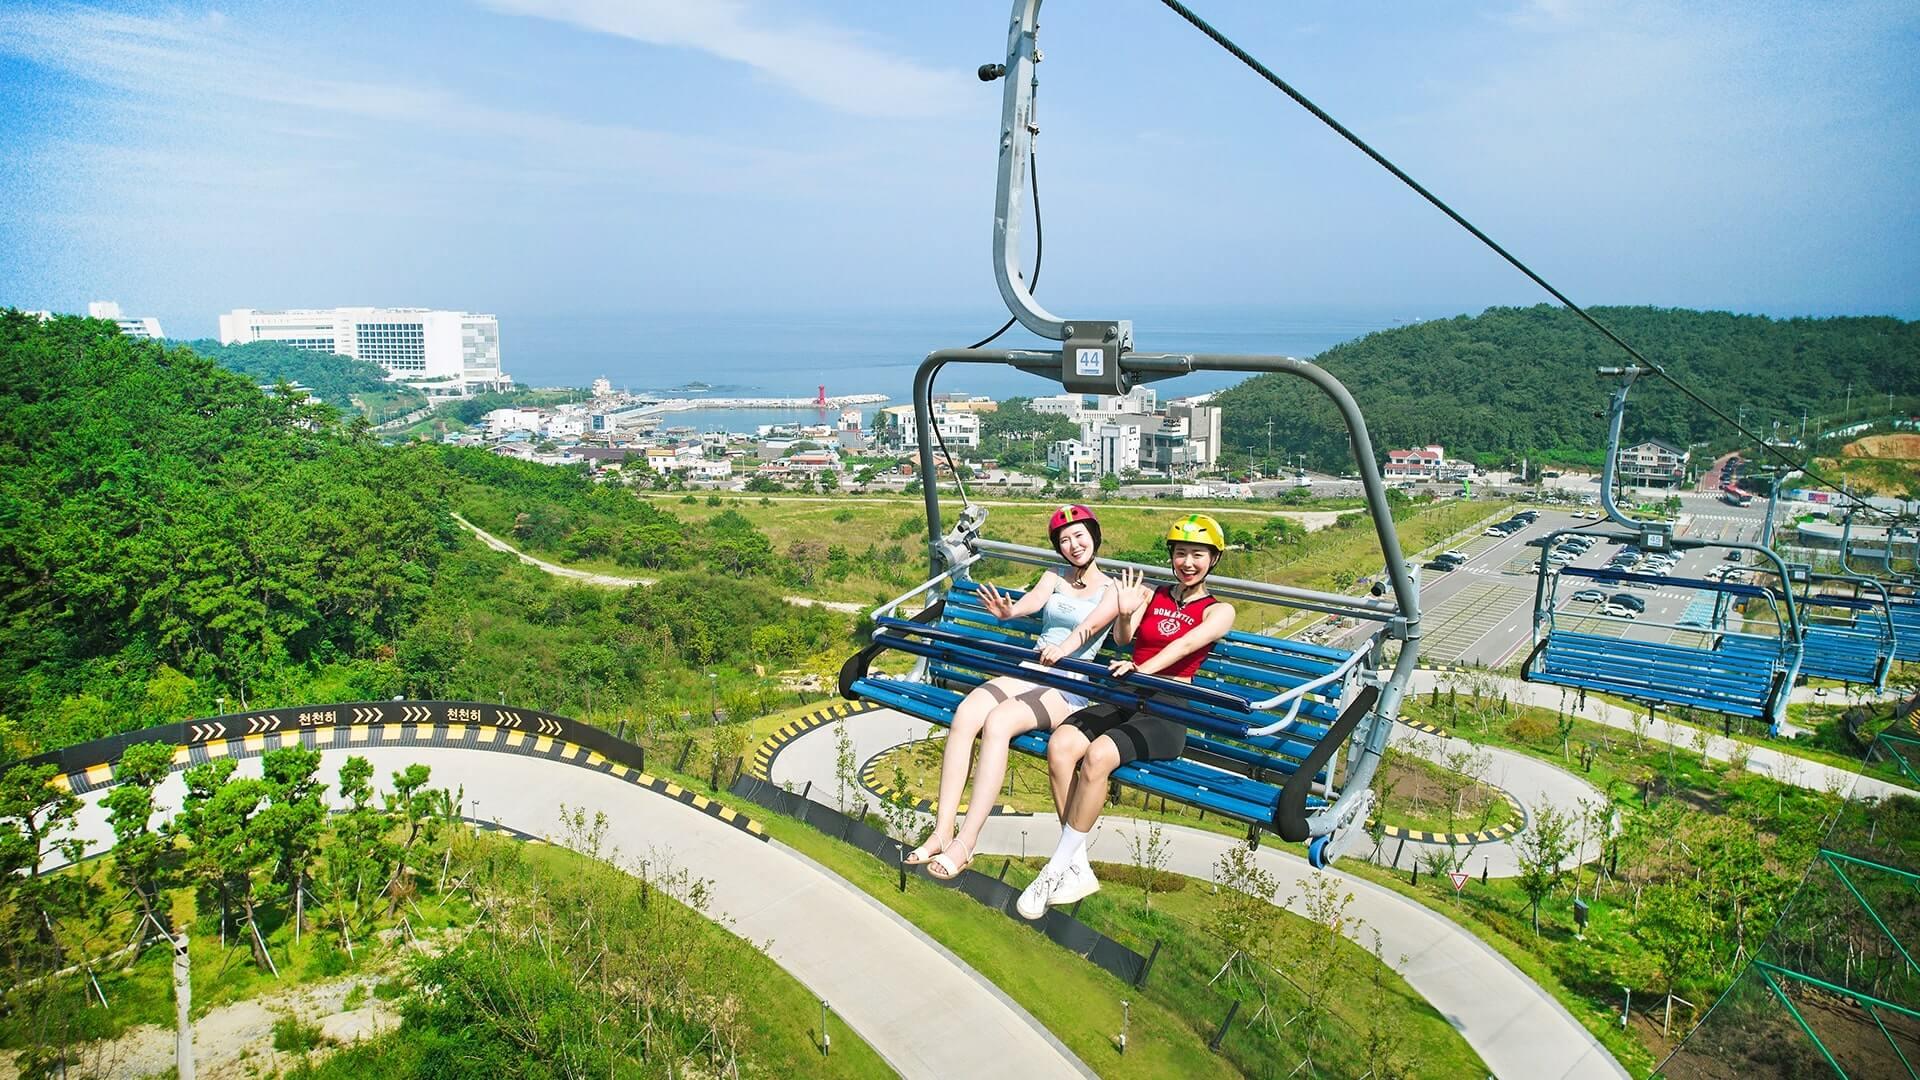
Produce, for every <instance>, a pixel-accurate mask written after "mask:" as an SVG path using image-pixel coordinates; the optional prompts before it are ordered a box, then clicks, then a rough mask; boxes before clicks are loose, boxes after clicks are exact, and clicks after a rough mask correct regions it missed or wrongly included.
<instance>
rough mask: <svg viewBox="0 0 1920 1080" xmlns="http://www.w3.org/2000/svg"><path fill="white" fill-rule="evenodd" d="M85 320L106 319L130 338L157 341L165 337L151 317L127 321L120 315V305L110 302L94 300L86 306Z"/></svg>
mask: <svg viewBox="0 0 1920 1080" xmlns="http://www.w3.org/2000/svg"><path fill="white" fill-rule="evenodd" d="M87 318H89V319H106V320H108V321H109V322H112V323H114V324H116V325H117V326H119V327H120V332H121V333H122V334H125V335H126V336H128V337H130V338H140V339H142V340H151V341H158V340H160V339H161V338H163V337H166V336H167V335H166V334H164V333H161V331H160V320H159V319H156V318H154V317H152V316H151V315H149V316H145V317H143V318H139V319H129V318H127V317H126V316H125V315H122V314H120V305H119V304H116V303H114V302H113V301H112V300H95V301H93V302H92V303H90V304H88V305H87Z"/></svg>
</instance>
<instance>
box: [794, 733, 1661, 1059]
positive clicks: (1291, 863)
mask: <svg viewBox="0 0 1920 1080" xmlns="http://www.w3.org/2000/svg"><path fill="white" fill-rule="evenodd" d="M839 723H844V724H845V725H846V728H847V733H848V735H849V737H851V738H852V739H853V742H854V755H855V758H856V760H857V761H858V763H859V764H860V765H861V766H864V765H865V764H866V762H867V761H868V760H869V759H870V758H871V757H872V756H873V755H874V754H877V753H879V752H881V751H883V750H886V749H888V748H889V747H893V746H896V745H898V744H900V743H901V742H904V741H908V740H912V739H923V738H926V737H927V736H928V735H929V734H930V733H931V732H932V727H933V726H932V725H930V724H928V723H926V722H925V721H923V720H918V719H915V718H913V717H910V716H907V715H905V714H903V713H898V712H895V711H893V710H891V709H877V710H874V711H872V712H867V713H861V714H859V715H856V716H853V717H850V718H848V719H846V720H844V721H839ZM833 726H834V725H833V724H824V725H821V726H820V727H817V728H814V729H812V730H811V731H809V732H807V733H806V734H804V735H802V736H800V737H799V738H798V739H796V740H795V741H793V742H791V743H788V744H787V746H786V747H785V749H783V750H782V751H781V752H780V756H779V757H777V758H775V759H774V762H773V769H772V773H773V775H772V780H773V781H774V783H788V782H790V783H792V784H793V785H794V787H795V788H796V789H798V788H800V787H802V786H804V785H805V784H806V783H807V782H808V781H812V783H813V789H812V792H811V797H812V798H814V799H816V800H820V801H824V802H827V803H832V802H834V801H835V795H836V793H835V791H834V784H835V782H834V755H835V748H834V741H835V740H834V735H833ZM1545 768H1546V769H1549V770H1550V769H1551V767H1550V766H1547V767H1545ZM1516 771H1517V769H1516ZM1516 782H1519V781H1516ZM869 798H871V796H869ZM1137 827H1138V826H1137V825H1136V823H1135V822H1133V821H1131V820H1129V819H1126V818H1120V817H1112V818H1106V819H1103V820H1102V823H1101V825H1100V826H1099V827H1098V829H1097V830H1096V832H1095V834H1094V837H1093V840H1092V841H1091V844H1092V850H1093V852H1094V856H1095V857H1096V858H1099V859H1102V860H1104V861H1112V862H1124V861H1126V860H1127V855H1126V852H1127V850H1128V839H1127V837H1128V835H1129V833H1130V831H1131V830H1133V829H1134V828H1137ZM1164 828H1165V833H1164V835H1165V836H1167V837H1169V838H1170V839H1171V840H1172V851H1173V861H1172V864H1171V865H1170V867H1169V868H1170V869H1172V870H1176V871H1178V872H1180V873H1183V874H1187V875H1190V876H1192V877H1197V878H1201V879H1203V880H1205V879H1209V878H1211V877H1212V876H1213V864H1214V862H1215V860H1217V859H1218V858H1219V857H1220V856H1221V854H1222V853H1224V852H1225V851H1226V850H1227V848H1228V847H1230V846H1232V845H1233V844H1236V843H1239V842H1240V841H1238V840H1236V839H1235V838H1233V837H1230V836H1222V835H1220V834H1217V833H1210V832H1202V831H1200V830H1198V829H1187V828H1180V827H1176V826H1166V827H1164ZM1023 832H1024V833H1025V835H1024V836H1023V835H1022V833H1023ZM1058 838H1059V826H1058V825H1057V824H1056V823H1055V822H1054V820H1053V818H1052V816H1051V815H1046V816H1044V817H1036V816H1033V815H1027V814H1021V815H1013V816H1006V817H996V818H994V819H993V820H992V821H990V822H989V823H988V824H987V827H986V828H985V829H984V830H982V832H981V836H980V850H981V852H982V853H990V854H1004V855H1015V854H1021V853H1022V852H1025V853H1028V854H1043V853H1045V852H1047V851H1049V850H1051V849H1052V846H1053V844H1054V842H1055V841H1056V840H1057V839H1058ZM1409 846H1412V845H1409ZM1257 855H1258V857H1259V859H1260V860H1261V864H1262V865H1263V866H1264V867H1265V868H1266V869H1268V870H1270V871H1272V872H1274V873H1276V874H1278V875H1279V876H1280V879H1281V881H1282V887H1281V893H1282V895H1287V896H1291V895H1292V894H1294V893H1297V892H1299V891H1300V886H1301V885H1302V883H1304V882H1305V881H1306V880H1307V879H1308V878H1309V877H1311V876H1312V875H1314V874H1315V873H1319V871H1315V870H1312V869H1311V868H1309V867H1308V866H1307V863H1306V860H1305V859H1302V858H1300V857H1298V856H1295V855H1292V854H1288V853H1285V852H1281V851H1277V850H1275V849H1274V848H1273V847H1271V846H1269V847H1263V848H1261V849H1260V851H1259V852H1258V853H1257ZM1342 880H1343V881H1345V882H1347V883H1349V884H1350V886H1351V887H1352V889H1353V892H1354V903H1353V907H1352V909H1351V910H1352V911H1353V912H1354V914H1356V915H1358V916H1359V917H1360V918H1362V919H1364V920H1366V923H1367V926H1368V927H1369V928H1371V929H1374V930H1378V931H1379V932H1380V934H1381V939H1382V945H1383V948H1384V951H1385V954H1386V955H1387V956H1388V957H1390V958H1393V957H1399V956H1403V955H1404V956H1405V957H1406V958H1407V961H1406V964H1405V966H1404V968H1403V969H1402V974H1403V975H1405V977H1406V979H1407V982H1408V983H1409V984H1410V985H1411V986H1412V987H1413V988H1414V990H1415V991H1416V992H1417V993H1419V994H1420V995H1421V996H1422V997H1424V998H1426V999H1427V1001H1428V1002H1430V1003H1431V1004H1432V1005H1433V1006H1434V1008H1436V1009H1438V1010H1440V1012H1441V1013H1442V1015H1444V1016H1446V1017H1447V1020H1448V1022H1450V1023H1452V1024H1453V1026H1454V1027H1455V1028H1456V1029H1458V1030H1459V1031H1460V1033H1461V1035H1463V1036H1464V1037H1465V1038H1466V1040H1467V1043H1468V1045H1470V1046H1472V1047H1473V1049H1474V1051H1475V1052H1476V1053H1478V1054H1479V1055H1480V1056H1481V1058H1482V1059H1484V1060H1485V1061H1486V1062H1487V1064H1488V1066H1489V1067H1490V1068H1492V1069H1493V1070H1494V1072H1495V1074H1496V1075H1498V1076H1502V1077H1516V1078H1518V1077H1527V1078H1533V1077H1578V1078H1587V1077H1594V1078H1599V1077H1622V1076H1625V1075H1626V1073H1625V1072H1624V1071H1623V1070H1621V1069H1620V1067H1619V1066H1618V1065H1617V1064H1616V1063H1615V1062H1614V1060H1613V1058H1612V1056H1611V1055H1609V1054H1608V1053H1607V1052H1606V1050H1605V1049H1604V1048H1602V1047H1601V1046H1600V1044H1599V1043H1598V1042H1597V1041H1595V1040H1594V1038H1593V1036H1592V1035H1590V1034H1589V1033H1588V1032H1587V1030H1586V1028H1584V1027H1582V1026H1581V1025H1580V1022H1579V1021H1578V1020H1575V1019H1574V1018H1573V1016H1572V1015H1571V1014H1569V1013H1568V1012H1567V1011H1566V1010H1565V1009H1564V1008H1562V1007H1561V1006H1560V1004H1559V1003H1558V1002H1556V1001H1554V1000H1553V997H1552V996H1551V995H1549V994H1548V993H1547V992H1546V991H1544V990H1542V989H1540V987H1539V986H1538V985H1537V984H1535V983H1534V982H1533V980H1531V979H1529V978H1528V977H1527V976H1526V975H1525V974H1523V973H1522V972H1521V971H1520V970H1519V969H1518V968H1516V967H1514V966H1513V965H1512V964H1511V963H1509V962H1508V961H1507V960H1505V959H1504V958H1502V957H1501V956H1500V955H1499V954H1498V953H1496V952H1494V951H1493V949H1492V948H1491V947H1489V946H1487V945H1486V944H1484V943H1483V942H1481V940H1480V939H1479V938H1478V937H1476V936H1474V934H1473V933H1472V932H1470V931H1468V930H1467V929H1465V928H1464V927H1461V926H1460V925H1458V924H1457V923H1454V922H1453V921H1452V920H1450V919H1447V918H1445V917H1443V916H1441V915H1438V914H1436V913H1434V912H1433V911H1431V910H1430V909H1428V908H1426V907H1424V906H1422V905H1420V904H1418V903H1416V902H1414V901H1412V900H1409V899H1407V898H1406V897H1403V896H1401V895H1400V894H1398V893H1395V892H1393V891H1392V890H1390V889H1386V888H1383V887H1381V886H1377V885H1372V884H1369V883H1367V882H1363V881H1359V880H1356V879H1353V878H1348V877H1343V878H1342ZM1358 930H1359V928H1358V927H1354V928H1353V929H1352V932H1354V933H1357V932H1358ZM1366 944H1368V945H1371V941H1370V940H1369V941H1368V942H1366Z"/></svg>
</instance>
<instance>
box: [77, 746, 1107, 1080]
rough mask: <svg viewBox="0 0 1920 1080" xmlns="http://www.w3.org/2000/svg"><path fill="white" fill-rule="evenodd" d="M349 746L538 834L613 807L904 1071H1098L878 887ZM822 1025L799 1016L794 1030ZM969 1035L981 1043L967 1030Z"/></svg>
mask: <svg viewBox="0 0 1920 1080" xmlns="http://www.w3.org/2000/svg"><path fill="white" fill-rule="evenodd" d="M397 726H398V725H396V727H397ZM341 730H344V729H341ZM239 742H240V740H237V739H236V740H233V745H238V744H239ZM349 753H357V754H360V755H362V756H365V757H366V758H368V759H369V760H370V761H372V763H373V766H374V770H375V776H377V777H385V776H388V775H389V774H391V773H393V772H395V771H397V770H399V769H401V768H403V767H405V766H407V765H411V764H414V763H419V764H423V765H426V766H428V767H430V768H431V769H432V770H433V776H432V783H433V784H434V785H435V786H440V787H447V788H451V789H456V790H457V789H464V793H465V795H466V797H467V799H468V800H469V809H472V810H473V811H474V813H475V814H476V816H478V817H481V818H484V819H486V820H490V821H494V822H497V823H499V824H502V825H506V826H509V827H511V828H514V829H517V830H520V831H521V832H524V833H529V834H532V835H534V836H542V837H557V836H561V835H563V834H564V831H563V825H562V818H561V813H562V805H563V804H564V805H565V806H566V807H568V808H572V809H579V810H585V811H586V812H588V813H589V814H592V813H594V812H596V811H603V812H605V814H606V815H607V823H608V831H607V837H606V840H607V843H608V844H610V845H613V846H616V847H617V848H618V852H617V862H618V864H619V865H621V867H622V869H626V870H629V871H631V870H632V869H633V868H634V866H636V865H637V864H638V863H639V862H640V861H641V860H646V861H647V862H648V864H649V869H650V872H651V871H658V872H666V870H667V868H669V867H673V868H678V869H682V870H686V871H688V872H690V873H691V874H692V875H693V876H694V877H695V878H700V879H705V880H707V881H708V882H709V883H710V885H711V888H710V897H711V899H710V902H709V904H708V907H707V914H708V915H709V916H710V917H713V918H716V919H719V920H722V921H723V922H724V923H725V925H726V926H727V928H728V929H729V930H731V931H732V932H734V933H736V934H738V935H740V936H741V937H743V938H745V939H747V940H748V941H752V942H755V943H760V944H763V945H764V946H765V948H766V951H767V954H768V955H769V956H771V957H772V958H773V960H774V961H775V962H776V963H778V964H779V965H780V966H781V967H782V968H784V969H786V970H787V971H788V972H789V973H791V974H792V975H793V976H794V977H795V978H797V979H799V980H800V982H801V983H802V984H804V985H805V986H806V987H807V988H808V989H809V990H810V991H812V992H813V993H814V994H816V995H818V996H819V997H822V998H824V999H826V1000H827V1001H828V1002H829V1003H830V1004H831V1006H832V1008H833V1010H834V1011H835V1012H836V1013H838V1014H839V1016H840V1017H841V1019H842V1020H844V1021H845V1022H846V1023H847V1025H848V1026H849V1027H851V1028H852V1029H853V1030H855V1031H857V1032H859V1033H860V1035H861V1037H862V1038H864V1039H866V1040H867V1042H868V1043H869V1044H871V1045H872V1046H873V1048H874V1049H875V1050H876V1051H877V1052H878V1053H879V1054H880V1055H881V1056H882V1057H883V1058H884V1059H886V1061H887V1063H888V1064H889V1065H891V1066H892V1067H893V1068H894V1069H895V1070H897V1071H898V1072H900V1073H901V1074H902V1075H904V1076H910V1077H926V1078H934V1077H950V1076H1020V1077H1027V1076H1044V1077H1061V1078H1067V1077H1082V1076H1091V1075H1093V1073H1092V1071H1091V1070H1089V1069H1087V1068H1086V1066H1085V1065H1084V1064H1082V1063H1081V1062H1080V1061H1079V1060H1078V1059H1077V1058H1076V1057H1074V1055H1073V1054H1072V1053H1071V1052H1069V1051H1068V1050H1067V1049H1066V1048H1065V1047H1064V1046H1062V1045H1061V1044H1060V1043H1059V1041H1058V1040H1057V1039H1055V1038H1054V1037H1053V1035H1052V1034H1051V1033H1049V1032H1047V1031H1046V1029H1045V1028H1044V1027H1043V1026H1041V1024H1040V1023H1039V1021H1037V1020H1035V1019H1034V1018H1033V1016H1032V1015H1031V1014H1029V1013H1028V1012H1027V1011H1026V1010H1025V1009H1022V1008H1021V1007H1020V1006H1018V1005H1017V1004H1015V1003H1014V1002H1013V1001H1012V1000H1011V999H1010V998H1008V997H1007V996H1006V995H1005V994H1004V993H1002V992H1001V991H1000V990H999V989H998V988H997V987H995V986H993V985H992V984H991V983H989V982H988V981H987V980H986V979H985V978H984V977H983V976H981V975H980V974H979V973H978V972H975V971H974V970H973V969H971V968H969V967H967V966H966V965H965V964H964V963H962V962H961V961H960V960H959V959H958V958H957V957H955V956H953V954H952V953H950V952H948V951H947V950H946V949H945V948H943V947H941V946H940V945H939V944H937V943H936V942H934V941H933V940H932V939H930V938H928V937H927V936H926V935H925V934H924V933H922V932H921V931H919V930H918V929H916V928H915V927H913V926H911V925H910V924H908V923H907V922H905V921H904V920H903V919H901V918H900V917H899V916H897V915H895V914H893V913H892V912H891V911H889V910H888V909H887V908H885V907H884V906H882V905H881V904H880V903H879V902H878V901H876V900H874V899H873V898H871V897H869V896H868V895H867V894H866V893H864V892H861V891H860V890H859V889H857V888H855V887H854V886H853V885H851V884H849V883H848V882H846V881H845V880H843V879H841V878H840V877H838V876H836V875H834V874H833V873H831V872H830V871H828V870H826V869H825V868H824V867H821V866H819V865H818V864H816V863H814V862H813V861H811V860H809V859H807V858H806V857H805V856H802V855H801V854H799V853H798V852H796V851H794V850H792V849H790V848H787V847H785V846H784V845H781V844H778V843H770V842H768V841H764V840H761V839H758V838H756V837H754V836H752V835H750V834H748V833H747V832H744V831H742V830H741V829H738V828H736V827H734V826H733V825H730V824H727V823H725V822H722V821H720V820H719V819H717V818H714V817H710V816H708V815H707V814H705V813H702V812H701V811H700V810H697V809H695V808H693V807H691V806H688V805H686V804H684V803H681V802H678V801H676V800H675V799H672V798H668V797H665V796H663V795H661V794H659V793H657V792H654V791H652V790H649V789H647V788H644V787H640V786H637V785H635V784H633V783H630V782H628V781H626V780H623V779H620V778H617V777H615V776H613V775H611V774H609V773H603V772H599V771H597V770H593V769H583V768H580V767H578V766H575V765H571V764H567V763H565V762H562V761H556V760H551V759H547V758H539V757H529V756H523V755H517V754H507V753H495V752H491V751H488V750H483V749H470V748H455V747H444V746H379V745H369V744H366V743H360V744H355V745H352V746H347V745H346V744H345V743H344V741H343V743H342V746H341V748H340V749H325V748H323V749H322V763H321V771H322V773H323V774H325V775H327V776H329V777H331V775H332V774H333V773H335V772H337V771H338V769H339V767H340V764H341V763H342V762H343V761H344V760H345V759H346V757H347V755H348V754H349ZM259 773H260V759H259V758H258V757H253V758H246V759H243V760H242V761H241V763H240V769H239V775H246V776H258V775H259ZM184 789H185V785H184V782H183V780H182V778H181V774H180V773H175V774H173V775H172V776H170V777H169V778H168V779H167V780H166V781H165V782H164V783H163V784H162V785H161V786H160V788H159V790H158V791H157V793H156V795H157V800H158V802H159V804H160V806H161V808H162V816H166V815H169V814H171V812H172V810H173V809H174V808H177V807H178V806H179V801H180V798H181V796H182V795H183V794H184ZM102 794H103V792H100V791H98V790H96V791H93V792H89V793H88V794H87V795H86V796H85V809H84V810H83V811H82V813H81V815H80V825H81V835H82V836H83V837H85V838H86V839H88V840H89V841H91V842H92V844H93V845H95V847H94V850H98V849H99V848H100V847H101V846H104V845H110V844H111V843H112V836H113V832H112V829H111V828H110V827H109V825H108V824H107V820H106V814H105V812H104V810H102V809H101V807H100V805H99V803H100V798H101V796H102ZM475 804H477V805H475ZM810 1015H811V1014H810ZM808 1019H809V1017H806V1016H800V1017H793V1018H791V1020H792V1022H793V1023H794V1024H796V1025H803V1024H806V1023H807V1022H808ZM813 1022H814V1023H817V1022H818V1021H817V1019H816V1020H814V1021H813ZM955 1032H966V1033H968V1037H966V1038H954V1037H953V1036H954V1033H955Z"/></svg>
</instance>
